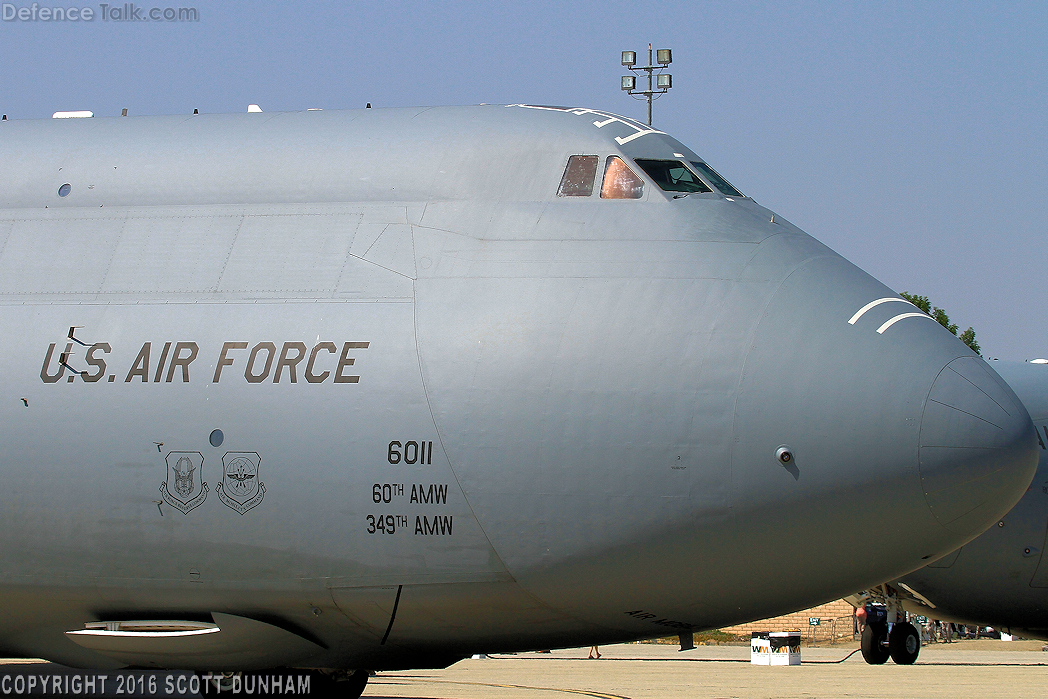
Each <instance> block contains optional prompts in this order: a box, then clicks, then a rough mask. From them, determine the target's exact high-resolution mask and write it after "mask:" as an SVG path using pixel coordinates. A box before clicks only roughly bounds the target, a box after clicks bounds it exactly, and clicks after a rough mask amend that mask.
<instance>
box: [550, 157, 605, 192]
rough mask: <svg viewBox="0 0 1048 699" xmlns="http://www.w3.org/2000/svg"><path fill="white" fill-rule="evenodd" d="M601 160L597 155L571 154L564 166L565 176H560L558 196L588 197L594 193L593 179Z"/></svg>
mask: <svg viewBox="0 0 1048 699" xmlns="http://www.w3.org/2000/svg"><path fill="white" fill-rule="evenodd" d="M599 160H600V159H599V158H598V157H597V156H595V155H572V156H570V157H569V158H568V165H567V167H565V168H564V176H563V177H561V178H560V189H559V190H557V196H560V197H588V196H589V195H591V194H593V180H594V179H596V177H597V162H598V161H599Z"/></svg>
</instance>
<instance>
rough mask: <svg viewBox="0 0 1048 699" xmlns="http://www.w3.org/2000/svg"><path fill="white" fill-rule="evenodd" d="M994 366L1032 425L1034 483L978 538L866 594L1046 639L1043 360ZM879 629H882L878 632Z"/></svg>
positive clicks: (1047, 474)
mask: <svg viewBox="0 0 1048 699" xmlns="http://www.w3.org/2000/svg"><path fill="white" fill-rule="evenodd" d="M992 365H993V368H994V369H995V370H996V371H997V372H998V373H999V374H1000V375H1001V376H1002V377H1003V378H1004V379H1005V380H1006V381H1007V382H1008V384H1009V385H1010V386H1011V387H1012V389H1013V390H1014V391H1015V392H1016V394H1017V395H1018V396H1019V398H1020V399H1021V400H1022V402H1023V404H1024V405H1025V406H1026V408H1027V410H1029V412H1030V415H1031V416H1032V417H1033V421H1034V425H1035V426H1036V428H1037V431H1038V443H1039V446H1038V451H1039V453H1040V462H1039V464H1038V467H1037V473H1036V475H1035V476H1034V479H1033V482H1032V483H1031V484H1030V487H1029V488H1028V489H1027V491H1026V494H1025V495H1024V496H1023V497H1022V499H1021V500H1020V501H1019V502H1018V504H1016V506H1015V507H1014V508H1012V510H1011V511H1010V512H1009V513H1008V514H1006V515H1004V516H1003V517H1001V518H1000V520H999V521H998V522H997V524H996V525H995V526H992V527H990V528H989V529H988V530H987V531H986V533H984V534H983V535H982V536H980V537H978V538H977V539H975V540H974V541H972V542H970V543H968V544H966V545H964V546H963V547H961V548H959V549H957V550H956V551H954V552H953V553H951V554H949V555H948V556H945V557H943V558H941V559H939V560H938V561H936V562H935V563H932V564H931V565H928V566H926V567H924V568H921V569H920V570H917V571H914V572H913V573H910V574H908V575H904V576H902V577H901V578H898V579H897V580H894V581H892V582H891V583H888V585H887V587H886V588H881V589H880V590H875V591H874V592H873V594H872V597H871V599H874V600H877V601H881V602H885V603H887V606H888V607H889V608H891V607H896V608H901V609H905V610H906V611H910V612H913V613H915V614H920V615H925V616H928V617H931V618H934V619H941V620H944V621H953V622H960V623H964V624H979V625H992V626H993V627H994V628H998V629H1001V630H1004V631H1006V632H1008V633H1014V634H1018V635H1022V636H1031V637H1034V638H1044V639H1048V558H1046V557H1045V556H1044V555H1043V552H1044V550H1045V547H1046V544H1048V542H1046V539H1045V536H1046V527H1048V450H1046V445H1048V366H1045V365H1043V364H1032V363H1025V362H997V361H995V362H993V363H992ZM885 593H887V594H885ZM884 632H885V630H884V629H881V630H880V631H879V635H880V636H881V637H883V635H884ZM871 633H872V632H871ZM907 633H908V632H907ZM914 657H916V654H915V653H914ZM871 658H872V659H873V660H880V662H883V659H885V658H886V655H885V654H884V653H883V652H880V653H877V652H876V651H875V652H874V653H872V654H870V655H867V661H869V660H871Z"/></svg>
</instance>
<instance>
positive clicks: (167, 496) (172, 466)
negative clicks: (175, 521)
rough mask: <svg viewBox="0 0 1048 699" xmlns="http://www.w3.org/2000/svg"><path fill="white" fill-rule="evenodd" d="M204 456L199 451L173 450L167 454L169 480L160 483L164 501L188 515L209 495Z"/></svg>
mask: <svg viewBox="0 0 1048 699" xmlns="http://www.w3.org/2000/svg"><path fill="white" fill-rule="evenodd" d="M203 471H204V456H203V454H201V453H200V452H198V451H172V452H168V454H167V480H165V481H164V482H163V483H161V484H160V492H161V494H162V495H163V496H164V502H166V503H167V504H168V505H171V507H174V508H175V509H176V510H178V511H179V512H181V513H182V514H184V515H186V514H189V512H190V510H192V509H194V508H196V507H199V506H200V503H202V502H204V498H206V497H207V483H205V482H204V480H203V478H204V474H203Z"/></svg>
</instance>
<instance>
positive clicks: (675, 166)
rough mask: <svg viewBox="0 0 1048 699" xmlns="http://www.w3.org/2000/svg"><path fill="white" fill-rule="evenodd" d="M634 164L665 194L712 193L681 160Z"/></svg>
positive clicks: (649, 161) (636, 160) (638, 162)
mask: <svg viewBox="0 0 1048 699" xmlns="http://www.w3.org/2000/svg"><path fill="white" fill-rule="evenodd" d="M633 162H635V163H637V165H638V166H640V169H641V170H643V171H644V172H645V173H647V175H648V177H650V178H651V179H653V180H655V184H657V185H658V186H659V188H660V189H662V190H663V191H665V192H688V193H697V192H712V191H713V190H712V189H710V188H709V187H708V186H706V183H705V182H703V181H702V180H700V179H699V178H698V177H696V176H695V173H693V172H692V171H691V170H689V169H688V166H687V165H685V164H684V163H683V162H681V161H680V160H641V159H637V158H635V159H634V160H633Z"/></svg>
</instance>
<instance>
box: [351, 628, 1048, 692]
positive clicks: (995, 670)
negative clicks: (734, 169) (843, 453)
mask: <svg viewBox="0 0 1048 699" xmlns="http://www.w3.org/2000/svg"><path fill="white" fill-rule="evenodd" d="M1043 645H1044V643H1043V642H1041V641H1012V642H1005V641H996V640H992V639H980V640H971V641H960V642H956V643H950V644H932V645H929V646H925V647H924V648H922V649H921V654H920V657H919V659H918V661H917V663H916V664H915V665H911V666H899V665H895V664H893V663H892V662H891V661H889V662H888V663H886V664H885V665H880V666H871V665H867V664H866V663H865V662H864V661H863V659H862V655H861V654H860V653H859V652H858V644H857V643H854V642H849V643H847V644H841V645H836V646H828V645H827V646H824V647H818V648H807V647H805V648H802V650H801V660H802V664H801V665H799V666H792V667H767V666H757V665H751V664H750V663H749V655H750V651H749V646H748V645H747V646H735V645H732V646H728V645H722V646H699V647H697V648H696V649H695V650H691V651H685V652H683V653H682V652H679V651H678V650H677V646H671V645H656V644H623V645H616V646H602V647H601V649H600V652H601V655H602V656H603V657H602V658H601V659H599V660H587V659H586V655H587V652H588V650H589V649H588V648H576V649H570V650H557V651H553V652H552V653H548V654H547V653H519V654H515V655H493V656H490V657H488V658H486V659H471V660H463V661H461V662H459V663H456V664H455V665H452V666H451V667H449V668H447V669H446V670H412V671H403V672H381V673H379V674H378V675H377V676H375V677H372V678H371V681H370V682H369V684H368V687H367V689H366V690H365V692H364V697H366V698H367V699H384V698H388V699H571V697H572V696H575V697H578V696H584V697H594V698H595V699H685V698H686V699H697V698H699V697H701V698H703V699H706V698H709V699H720V698H724V699H727V698H729V697H730V698H732V699H735V698H739V699H751V698H761V699H763V698H765V697H767V698H769V699H770V698H772V697H774V698H776V699H792V698H794V697H797V698H803V699H810V698H813V697H859V698H865V697H870V698H876V699H884V698H885V697H899V698H900V699H909V698H911V697H912V698H914V699H917V698H924V697H928V698H932V697H934V698H935V699H942V698H943V697H948V696H952V695H955V694H957V693H958V692H960V694H961V695H962V696H965V697H992V698H996V697H1019V698H1021V697H1036V698H1037V699H1044V697H1046V696H1048V652H1043V651H1041V647H1042V646H1043Z"/></svg>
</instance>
